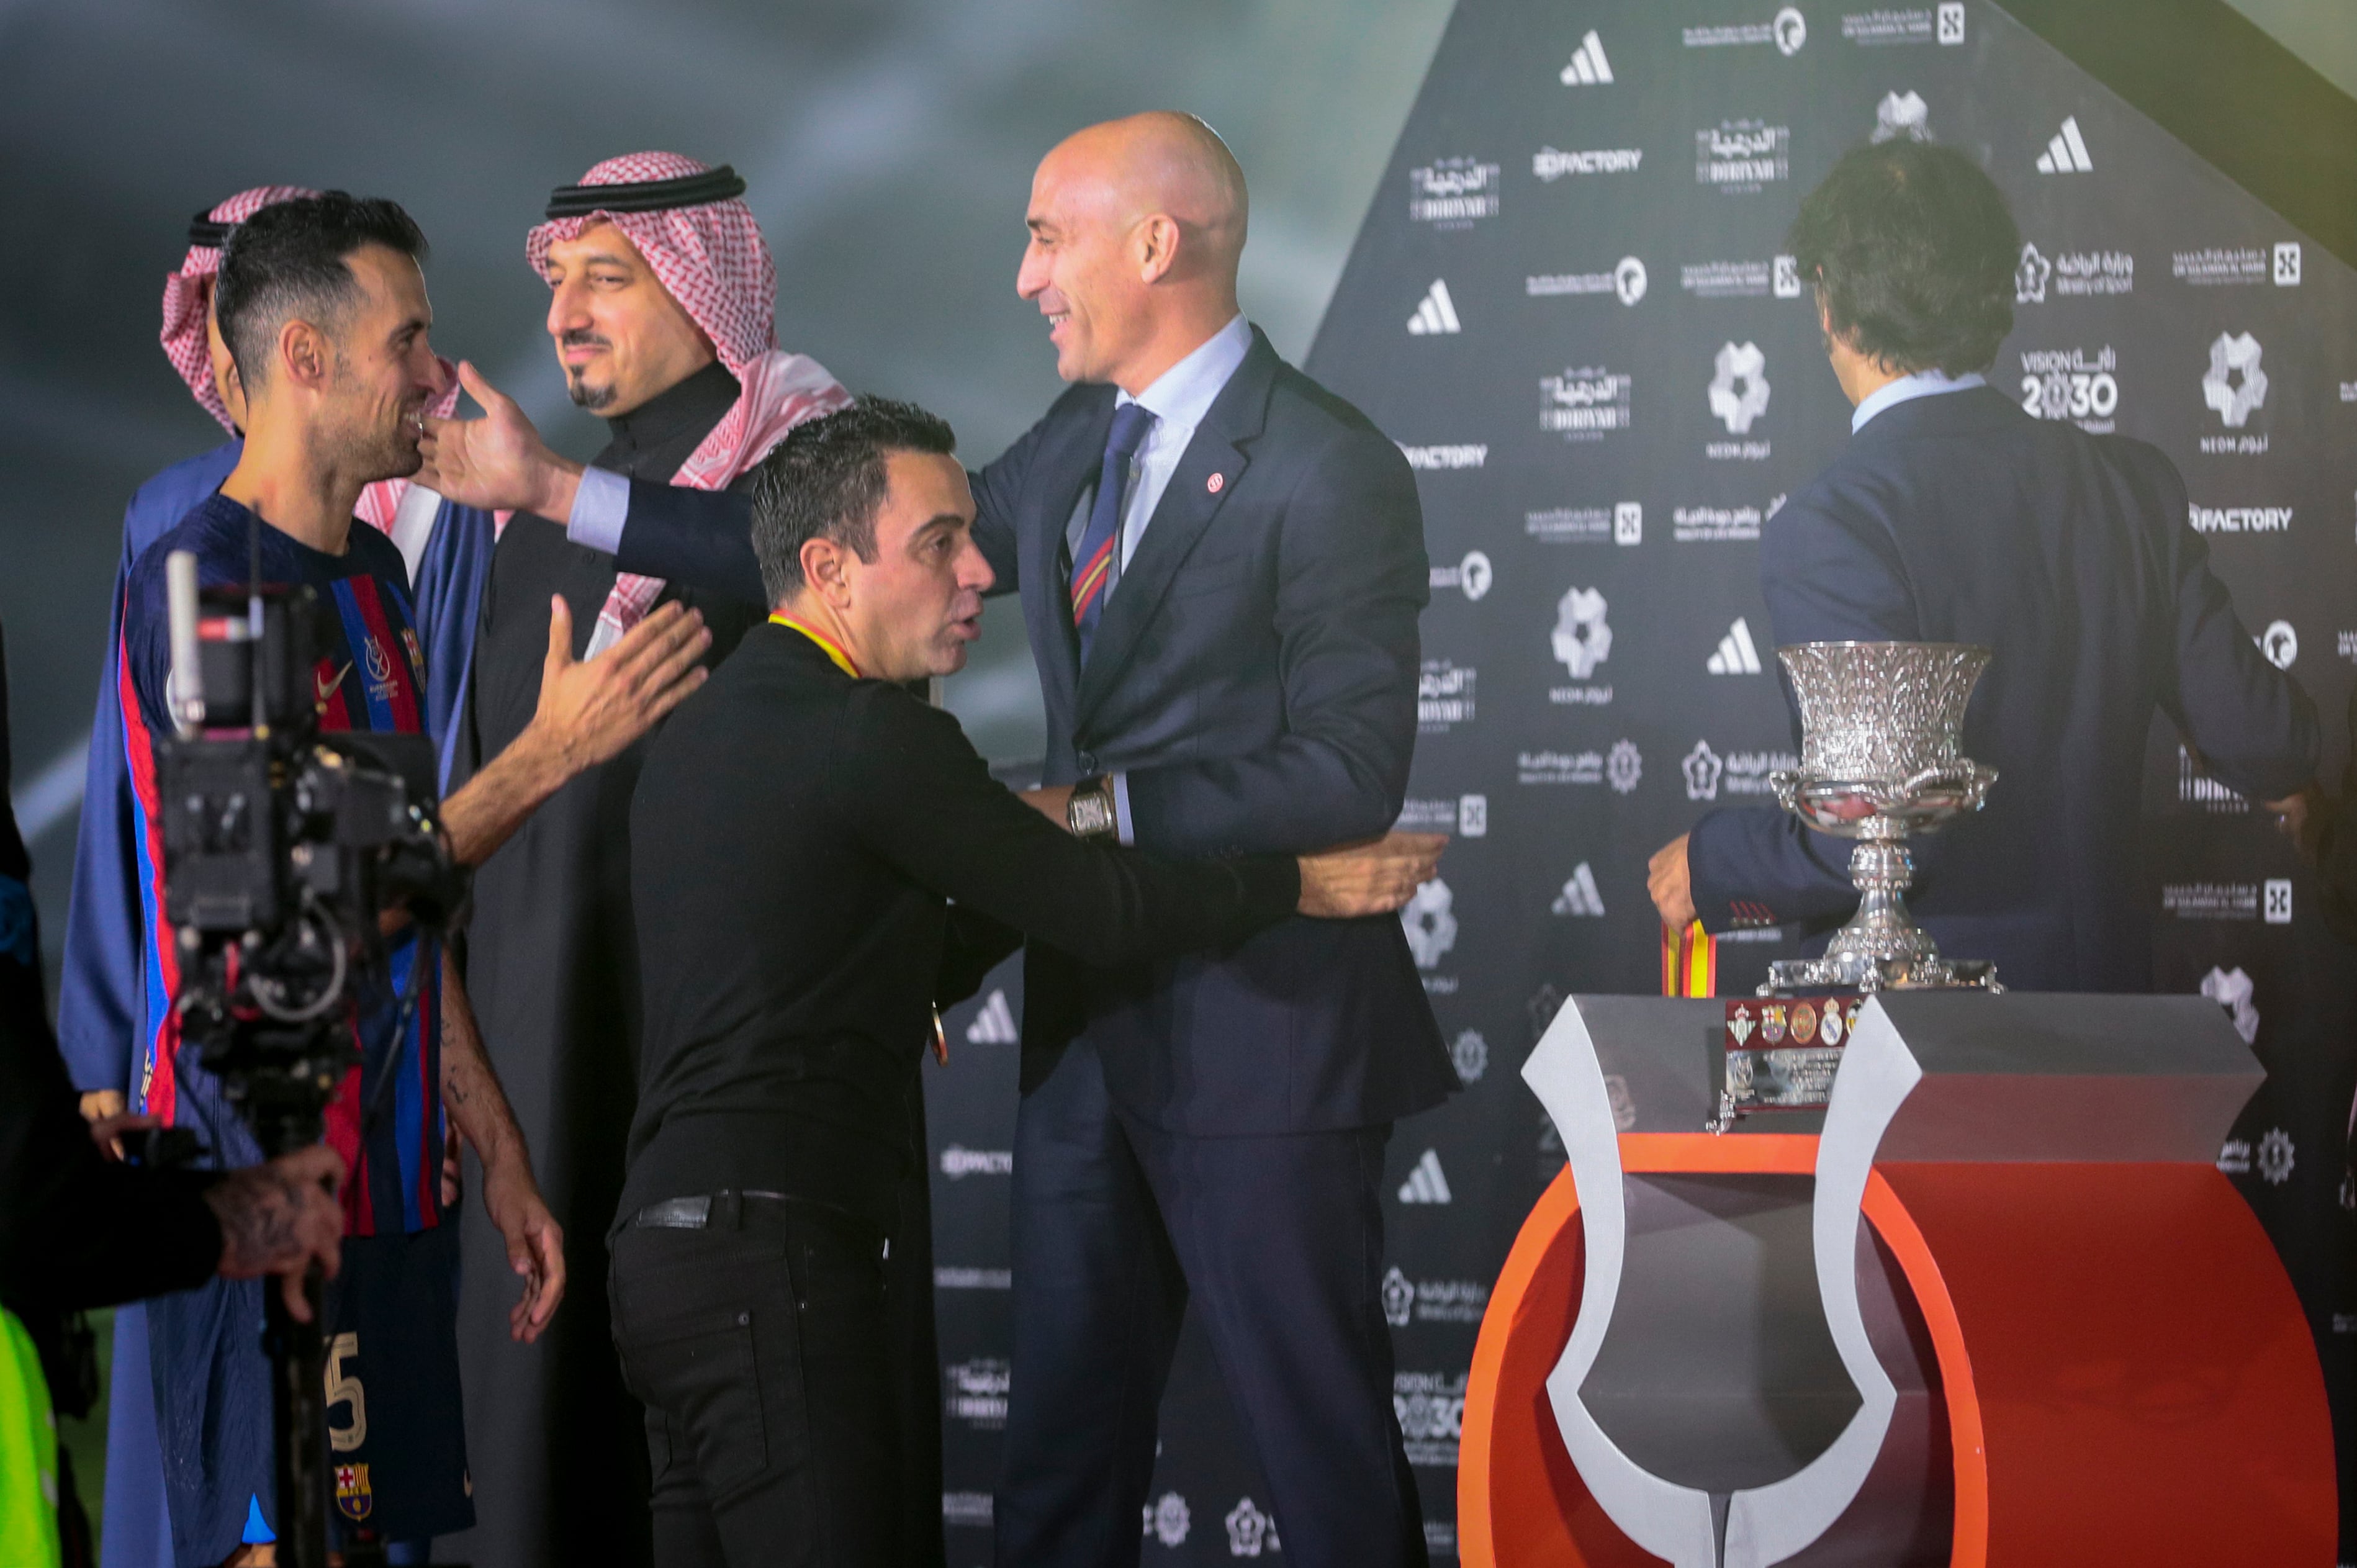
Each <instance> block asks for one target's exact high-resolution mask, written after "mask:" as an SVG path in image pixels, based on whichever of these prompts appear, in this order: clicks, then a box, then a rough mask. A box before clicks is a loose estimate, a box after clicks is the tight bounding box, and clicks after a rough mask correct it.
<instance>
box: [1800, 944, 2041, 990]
mask: <svg viewBox="0 0 2357 1568" xmlns="http://www.w3.org/2000/svg"><path fill="white" fill-rule="evenodd" d="M1964 988H1970V989H1974V990H1979V991H2003V990H2004V989H2005V987H2004V986H2002V985H2000V984H1998V983H1997V979H1996V964H1994V963H1992V962H1990V961H1988V960H1987V959H1985V958H1942V957H1940V956H1939V955H1938V954H1937V953H1933V954H1931V955H1930V956H1928V957H1914V956H1910V957H1907V958H1874V957H1870V956H1868V955H1867V954H1865V953H1832V952H1828V953H1826V954H1825V955H1824V957H1823V958H1781V959H1778V960H1776V961H1774V962H1773V963H1770V965H1769V966H1768V983H1767V984H1765V985H1763V986H1761V987H1760V995H1762V996H1792V995H1798V994H1802V993H1807V992H1811V991H1857V992H1865V993H1874V992H1877V991H1932V990H1956V989H1964Z"/></svg>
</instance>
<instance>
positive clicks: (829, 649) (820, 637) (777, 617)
mask: <svg viewBox="0 0 2357 1568" xmlns="http://www.w3.org/2000/svg"><path fill="white" fill-rule="evenodd" d="M770 625H771V626H784V627H791V628H793V629H794V630H796V631H798V632H801V633H802V635H803V636H804V637H807V638H809V639H811V640H812V641H813V642H815V643H817V644H818V645H819V646H820V647H821V648H823V649H824V650H826V656H827V657H828V658H829V659H832V660H834V667H835V668H836V669H837V670H840V671H843V672H844V673H845V674H846V675H848V676H850V677H851V678H852V679H853V680H855V681H856V680H858V679H859V666H858V665H856V664H854V663H853V662H852V661H851V655H850V654H848V653H845V651H844V650H843V645H842V644H841V643H839V642H837V641H835V640H834V639H833V638H831V637H829V636H827V635H826V633H824V632H823V631H813V630H812V629H811V628H809V627H806V626H804V625H803V624H802V622H800V621H798V620H796V619H795V618H793V617H791V616H790V615H786V614H784V613H783V612H780V613H778V614H774V615H772V616H770Z"/></svg>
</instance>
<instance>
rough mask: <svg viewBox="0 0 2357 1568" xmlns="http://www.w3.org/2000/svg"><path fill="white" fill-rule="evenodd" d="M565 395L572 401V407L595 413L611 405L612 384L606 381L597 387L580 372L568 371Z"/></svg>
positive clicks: (612, 399) (566, 373) (612, 395)
mask: <svg viewBox="0 0 2357 1568" xmlns="http://www.w3.org/2000/svg"><path fill="white" fill-rule="evenodd" d="M565 395H566V396H567V397H569V398H571V399H572V400H573V406H574V407H576V408H580V409H586V410H587V411H588V412H589V413H597V411H598V410H599V409H602V408H605V407H607V406H608V405H609V404H610V403H613V401H614V384H613V383H612V382H611V381H608V382H607V383H606V384H604V385H603V386H599V385H597V384H595V383H593V382H591V381H589V380H588V379H587V377H585V376H584V375H583V374H582V373H581V372H580V371H566V372H565Z"/></svg>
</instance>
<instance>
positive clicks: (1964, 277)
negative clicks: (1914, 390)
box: [1790, 139, 2021, 375]
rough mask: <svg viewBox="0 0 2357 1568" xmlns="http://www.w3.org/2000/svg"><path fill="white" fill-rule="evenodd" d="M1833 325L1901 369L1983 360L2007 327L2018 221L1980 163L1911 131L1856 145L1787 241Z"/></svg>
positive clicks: (1974, 365) (1973, 366) (1968, 367)
mask: <svg viewBox="0 0 2357 1568" xmlns="http://www.w3.org/2000/svg"><path fill="white" fill-rule="evenodd" d="M1790 244H1791V246H1792V259H1793V261H1794V262H1795V263H1797V264H1798V266H1799V270H1800V274H1801V275H1802V276H1803V278H1806V279H1808V280H1809V281H1810V282H1811V283H1813V284H1814V285H1816V290H1817V297H1818V298H1819V299H1821V300H1822V301H1824V306H1825V313H1826V317H1827V318H1828V320H1829V321H1830V322H1831V324H1832V327H1833V330H1834V334H1835V336H1836V337H1838V338H1845V339H1846V340H1847V341H1848V342H1849V343H1850V344H1851V345H1852V346H1853V347H1855V348H1856V349H1857V350H1858V351H1859V352H1860V353H1862V354H1864V355H1866V356H1867V358H1868V359H1871V360H1877V361H1878V362H1880V363H1882V364H1884V365H1887V366H1889V367H1892V368H1894V369H1897V370H1900V371H1907V372H1910V373H1911V372H1913V371H1924V370H1931V369H1932V368H1934V367H1936V368H1937V369H1939V370H1941V371H1945V372H1947V373H1948V374H1950V375H1962V374H1964V372H1965V371H1978V370H1982V369H1985V368H1986V366H1987V365H1988V364H1989V362H1990V361H1991V360H1994V359H1996V350H1997V345H1998V344H2000V343H2002V342H2004V341H2005V335H2006V334H2007V333H2008V332H2010V331H2012V330H2013V274H2014V268H2015V266H2016V265H2017V263H2018V262H2019V261H2020V256H2021V231H2020V230H2018V229H2017V228H2015V227H2014V223H2013V215H2012V214H2011V213H2010V212H2008V211H2007V210H2006V206H2005V198H2004V196H2002V195H2001V194H1999V192H1998V190H1997V188H1996V182H1995V181H1993V180H1991V179H1990V178H1989V177H1988V176H1987V175H1986V174H1984V173H1982V172H1981V168H1980V166H1979V165H1977V164H1975V163H1974V162H1973V160H1972V159H1970V158H1968V157H1966V156H1964V154H1962V153H1960V152H1957V151H1956V150H1955V149H1953V148H1952V147H1943V146H1941V145H1937V144H1935V143H1931V142H1917V141H1912V140H1907V139H1900V140H1893V141H1889V142H1883V143H1881V144H1879V145H1869V146H1862V147H1857V148H1854V149H1852V150H1851V151H1850V152H1848V153H1847V154H1846V155H1844V156H1843V158H1842V160H1841V162H1839V163H1837V164H1835V166H1834V171H1833V173H1831V174H1829V175H1827V176H1826V177H1825V179H1824V184H1822V185H1820V186H1818V187H1817V188H1816V189H1814V190H1813V191H1811V192H1809V195H1808V198H1807V199H1805V200H1803V202H1802V203H1801V215H1800V216H1799V217H1798V218H1796V219H1794V220H1793V221H1792V239H1791V241H1790Z"/></svg>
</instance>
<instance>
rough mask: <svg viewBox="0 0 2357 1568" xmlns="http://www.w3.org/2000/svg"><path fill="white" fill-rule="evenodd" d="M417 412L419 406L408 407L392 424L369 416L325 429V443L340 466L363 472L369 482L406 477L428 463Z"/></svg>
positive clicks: (329, 452) (349, 471)
mask: <svg viewBox="0 0 2357 1568" xmlns="http://www.w3.org/2000/svg"><path fill="white" fill-rule="evenodd" d="M416 413H417V409H416V408H415V407H405V408H402V409H400V410H399V411H398V413H396V415H395V417H394V418H393V421H392V422H391V423H390V424H378V423H376V422H375V421H374V420H369V421H366V422H359V421H356V422H354V423H352V424H347V425H341V426H339V427H337V428H335V429H333V430H331V431H328V432H324V433H323V440H322V442H321V445H322V446H325V447H326V448H327V449H328V453H327V455H328V456H331V457H332V459H333V461H334V463H335V466H336V467H338V468H339V469H342V470H343V471H345V472H347V473H355V474H359V475H360V476H361V478H362V479H363V480H364V481H365V482H367V483H369V484H374V483H375V482H376V481H377V480H379V479H405V478H409V476H410V475H412V474H414V473H415V472H417V470H418V469H420V468H422V467H425V454H424V453H423V452H421V451H419V450H418V446H417V426H416V424H414V417H415V415H416Z"/></svg>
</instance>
